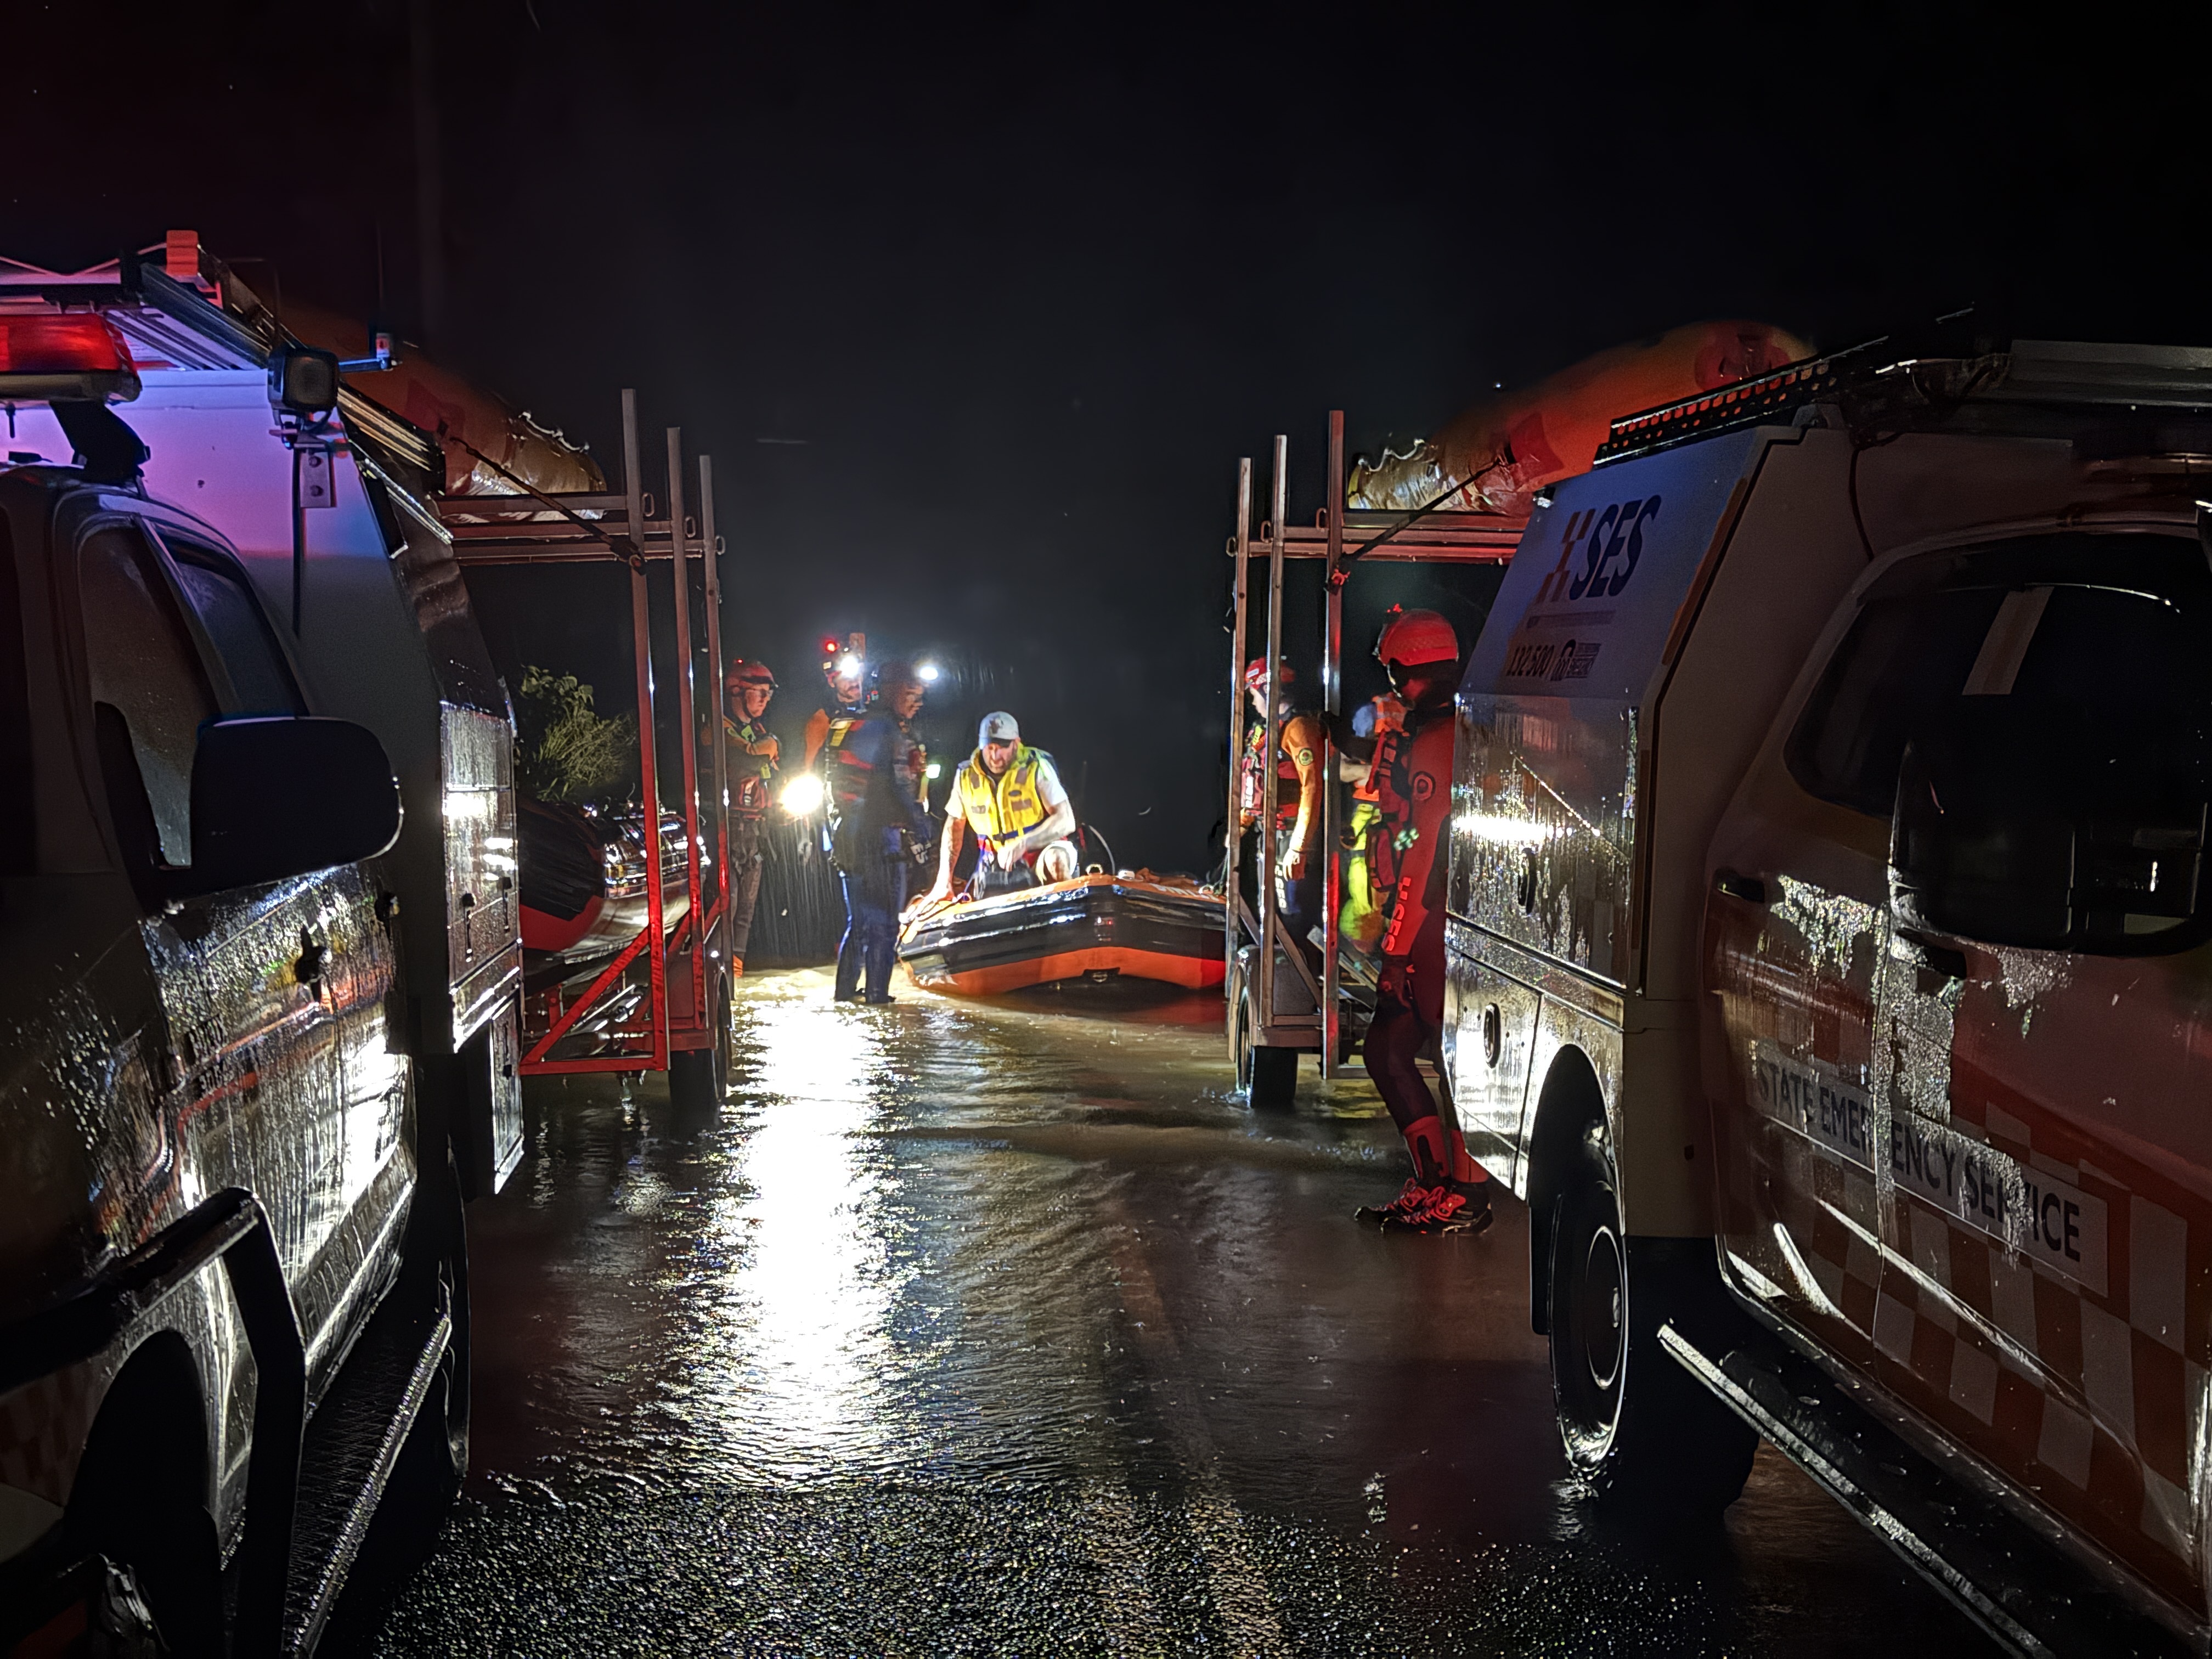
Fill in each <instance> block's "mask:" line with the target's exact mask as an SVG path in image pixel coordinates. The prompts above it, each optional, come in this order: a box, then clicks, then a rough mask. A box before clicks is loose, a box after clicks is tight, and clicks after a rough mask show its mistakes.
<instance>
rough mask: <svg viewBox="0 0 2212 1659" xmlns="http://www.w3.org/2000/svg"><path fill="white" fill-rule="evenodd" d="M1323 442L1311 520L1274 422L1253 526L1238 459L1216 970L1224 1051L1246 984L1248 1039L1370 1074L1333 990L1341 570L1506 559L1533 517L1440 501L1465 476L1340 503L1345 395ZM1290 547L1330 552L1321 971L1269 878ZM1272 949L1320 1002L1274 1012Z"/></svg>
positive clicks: (1317, 554) (1336, 986)
mask: <svg viewBox="0 0 2212 1659" xmlns="http://www.w3.org/2000/svg"><path fill="white" fill-rule="evenodd" d="M1289 463H1290V440H1289V439H1288V438H1287V437H1285V436H1284V435H1280V434H1278V435H1277V436H1276V438H1275V447H1274V470H1273V487H1272V489H1271V490H1270V496H1271V500H1270V502H1269V507H1270V511H1269V513H1268V516H1267V518H1266V519H1265V520H1262V521H1261V526H1260V531H1259V534H1258V535H1257V536H1256V537H1255V535H1254V534H1253V532H1252V460H1251V458H1250V457H1249V456H1247V457H1245V458H1244V459H1242V460H1240V461H1239V462H1238V463H1237V531H1236V533H1235V534H1234V535H1233V536H1231V538H1230V541H1229V556H1230V559H1231V611H1232V620H1231V624H1230V632H1231V654H1230V663H1229V810H1228V814H1227V820H1226V821H1227V824H1228V827H1229V830H1230V834H1229V836H1228V841H1229V849H1228V850H1229V856H1228V862H1227V866H1226V872H1225V876H1224V878H1223V885H1222V891H1223V894H1224V896H1225V898H1226V899H1227V901H1228V903H1227V907H1226V908H1227V913H1228V919H1227V921H1226V924H1225V930H1226V937H1225V939H1224V941H1223V943H1224V945H1225V950H1226V951H1227V955H1228V961H1229V964H1230V968H1231V972H1230V973H1229V975H1227V977H1226V978H1225V980H1224V981H1223V983H1224V986H1225V1000H1226V1002H1227V1006H1226V1008H1225V1025H1226V1028H1227V1033H1228V1037H1229V1042H1230V1044H1231V1059H1232V1060H1235V1061H1237V1062H1239V1063H1240V1066H1241V1062H1242V1061H1243V1053H1242V1052H1241V1050H1240V1049H1239V1048H1238V1043H1239V1042H1240V1039H1239V1036H1238V1030H1239V1021H1238V1013H1239V1009H1238V1006H1237V1003H1238V999H1239V998H1243V1000H1246V1001H1247V1002H1249V1003H1250V1004H1252V1006H1253V1010H1254V1012H1253V1015H1252V1018H1250V1019H1249V1022H1246V1024H1245V1025H1244V1028H1243V1029H1244V1030H1245V1033H1246V1036H1245V1037H1244V1038H1243V1041H1249V1042H1250V1043H1251V1045H1252V1046H1253V1047H1254V1048H1290V1049H1294V1050H1308V1051H1318V1052H1319V1054H1320V1055H1321V1071H1322V1076H1323V1077H1324V1078H1341V1077H1364V1076H1365V1075H1366V1068H1365V1067H1364V1066H1354V1065H1352V1064H1349V1063H1347V1061H1346V1058H1345V1053H1344V1049H1345V1032H1344V1029H1343V1025H1344V1009H1343V999H1342V996H1341V994H1340V992H1341V985H1342V975H1341V972H1340V964H1339V961H1338V955H1337V953H1338V950H1339V944H1340V941H1339V939H1338V937H1337V919H1338V913H1339V912H1340V910H1341V908H1343V884H1344V875H1343V862H1342V855H1341V853H1340V849H1339V848H1338V845H1337V842H1338V838H1339V836H1340V832H1341V826H1340V824H1339V823H1338V817H1339V804H1338V799H1337V754H1338V750H1337V747H1336V739H1335V733H1334V729H1333V726H1334V720H1335V719H1336V717H1337V716H1339V715H1340V714H1342V713H1343V684H1342V682H1343V662H1344V586H1345V583H1346V581H1347V580H1349V579H1350V577H1351V574H1352V566H1353V565H1354V564H1356V563H1357V562H1359V561H1360V560H1362V559H1369V558H1371V559H1377V560H1388V561H1392V562H1400V563H1418V564H1504V563H1507V562H1510V560H1511V559H1512V557H1513V553H1514V550H1515V549H1516V547H1518V546H1519V545H1520V541H1521V532H1522V530H1523V529H1524V528H1526V527H1527V525H1528V520H1526V519H1525V518H1508V517H1504V516H1502V515H1499V514H1495V513H1478V512H1472V511H1467V510H1464V509H1461V510H1443V509H1449V508H1450V505H1451V503H1452V502H1454V501H1458V500H1461V499H1462V498H1464V497H1466V496H1467V495H1468V490H1469V489H1470V488H1471V486H1472V483H1473V481H1472V480H1468V481H1463V482H1461V483H1454V484H1452V485H1451V487H1450V488H1449V489H1446V490H1445V492H1444V493H1443V495H1439V496H1437V498H1436V499H1435V500H1434V501H1430V502H1429V503H1427V504H1426V505H1425V506H1423V507H1418V508H1416V509H1414V510H1413V511H1412V512H1410V513H1376V512H1352V511H1348V510H1346V509H1344V508H1343V507H1342V505H1341V504H1342V502H1343V501H1344V495H1345V486H1346V482H1347V475H1346V471H1345V459H1344V411H1343V410H1340V409H1335V410H1330V411H1329V416H1328V487H1327V489H1326V491H1325V493H1324V495H1323V499H1324V500H1325V501H1327V502H1328V506H1326V507H1323V508H1322V511H1321V513H1320V514H1319V516H1318V520H1317V522H1316V523H1315V524H1313V525H1311V526H1305V525H1291V524H1286V523H1285V519H1286V518H1287V516H1288V513H1289V489H1288V477H1289V470H1290V466H1289ZM1432 515H1433V516H1432ZM1346 532H1351V533H1352V535H1354V536H1357V537H1359V538H1361V539H1360V540H1359V542H1358V544H1357V545H1355V546H1353V547H1352V548H1349V549H1347V548H1346V546H1345V539H1346ZM1290 559H1321V560H1323V561H1325V562H1326V574H1325V580H1324V582H1323V585H1322V594H1323V598H1322V617H1321V635H1322V638H1321V647H1322V651H1321V656H1322V712H1323V714H1324V716H1325V718H1324V720H1323V721H1322V753H1321V765H1322V779H1323V783H1322V848H1323V853H1324V856H1325V858H1326V859H1327V864H1326V866H1325V870H1324V874H1325V880H1324V882H1323V884H1322V953H1321V973H1320V975H1318V977H1316V975H1315V974H1314V973H1313V971H1312V969H1310V967H1309V965H1308V964H1307V963H1306V960H1305V957H1304V953H1303V952H1302V951H1299V950H1298V949H1297V945H1296V943H1295V942H1294V941H1293V940H1292V939H1291V937H1290V932H1289V928H1288V927H1287V925H1286V924H1285V921H1284V920H1283V918H1282V915H1281V914H1280V910H1281V906H1280V903H1279V900H1278V897H1277V893H1276V883H1275V861H1276V854H1275V833H1274V829H1273V825H1274V823H1275V815H1276V808H1277V795H1276V790H1277V787H1278V784H1279V778H1278V775H1277V766H1276V760H1277V757H1276V749H1277V746H1278V745H1279V744H1280V743H1281V741H1282V729H1283V718H1284V713H1285V711H1284V708H1283V706H1282V679H1281V670H1282V664H1283V572H1284V565H1285V561H1286V560H1290ZM1255 560H1264V561H1265V562H1266V566H1267V647H1266V651H1265V653H1264V654H1265V656H1266V659H1267V715H1266V721H1267V736H1266V739H1265V742H1264V744H1263V745H1262V748H1261V754H1262V756H1263V757H1265V759H1264V762H1263V763H1262V765H1261V774H1260V775H1261V804H1260V828H1261V833H1260V835H1259V836H1258V838H1257V839H1258V847H1259V865H1260V867H1259V872H1258V874H1259V880H1258V882H1257V884H1256V885H1257V887H1258V890H1259V897H1260V914H1259V915H1257V916H1256V917H1255V915H1253V914H1252V911H1251V908H1250V907H1249V906H1248V905H1247V904H1246V903H1245V902H1244V901H1243V896H1242V894H1241V892H1240V890H1239V882H1238V879H1237V878H1238V877H1239V875H1240V874H1241V873H1242V870H1241V867H1240V866H1241V859H1240V854H1241V851H1242V847H1241V843H1242V842H1243V836H1240V835H1239V834H1238V833H1237V806H1238V793H1239V785H1240V782H1241V772H1242V768H1243V755H1244V736H1245V730H1246V726H1245V690H1244V665H1245V662H1246V660H1247V655H1246V653H1247V651H1248V650H1249V647H1248V646H1247V644H1246V642H1245V641H1246V635H1247V632H1248V629H1249V621H1250V611H1251V605H1252V597H1253V596H1252V582H1253V572H1252V566H1253V562H1254V561H1255ZM1470 643H1471V642H1470ZM1262 940H1273V942H1274V948H1273V949H1272V950H1269V949H1257V948H1255V951H1254V958H1255V966H1256V973H1255V975H1254V976H1253V978H1252V980H1251V981H1250V982H1249V983H1248V982H1247V981H1246V977H1245V975H1243V974H1241V973H1239V972H1237V971H1236V965H1237V961H1238V959H1239V953H1240V951H1242V950H1243V948H1244V947H1245V946H1247V945H1251V946H1254V947H1257V946H1258V945H1260V943H1261V941H1262ZM1279 962H1280V963H1284V964H1287V965H1288V967H1289V969H1290V970H1291V972H1293V973H1295V974H1296V975H1297V976H1298V978H1299V979H1300V980H1301V981H1304V988H1305V990H1306V992H1307V993H1308V994H1309V995H1310V998H1311V999H1312V1001H1313V1003H1314V1006H1315V1009H1316V1012H1312V1013H1290V1014H1282V1013H1278V1012H1276V1011H1275V1002H1276V998H1275V986H1276V981H1277V978H1278V975H1279V973H1280V972H1281V971H1282V968H1281V966H1279ZM1255 990H1256V995H1255ZM1262 1011H1264V1012H1262Z"/></svg>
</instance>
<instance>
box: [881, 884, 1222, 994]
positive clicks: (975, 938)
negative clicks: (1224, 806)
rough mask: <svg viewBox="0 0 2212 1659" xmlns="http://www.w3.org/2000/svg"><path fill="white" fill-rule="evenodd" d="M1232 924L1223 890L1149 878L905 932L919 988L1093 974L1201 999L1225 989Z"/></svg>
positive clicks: (924, 919) (1036, 897)
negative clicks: (1156, 984)
mask: <svg viewBox="0 0 2212 1659" xmlns="http://www.w3.org/2000/svg"><path fill="white" fill-rule="evenodd" d="M1224 927H1225V916H1224V914H1223V910H1222V902H1221V895H1220V894H1219V893H1218V891H1216V890H1213V889H1212V888H1209V887H1201V886H1200V885H1199V884H1198V883H1196V882H1194V881H1193V880H1191V879H1190V878H1188V877H1183V876H1156V875H1154V874H1153V873H1152V872H1151V871H1149V870H1139V871H1137V872H1133V873H1127V874H1122V875H1117V876H1116V875H1106V874H1103V873H1101V874H1097V875H1088V876H1078V877H1076V878H1074V879H1073V880H1072V881H1055V882H1051V883H1048V884H1046V885H1044V886H1042V887H1031V888H1028V889H1026V890H1023V891H1021V892H1018V893H1001V894H1000V895H998V896H996V897H994V898H986V899H961V900H958V901H956V902H953V903H951V904H948V905H945V906H942V907H940V908H938V909H934V910H928V911H923V912H921V913H919V914H917V915H915V916H913V917H912V918H910V919H909V920H908V922H907V923H906V925H905V927H903V928H902V929H901V930H900V933H899V947H898V952H899V960H900V961H902V962H903V963H906V967H907V972H908V973H909V974H911V975H913V976H914V981H915V984H917V985H921V986H926V987H928V988H929V989H931V990H933V991H955V992H959V993H963V994H967V995H969V996H985V995H988V994H991V993H993V992H998V991H1018V990H1020V989H1022V988H1023V987H1024V986H1030V985H1044V984H1048V983H1050V982H1051V981H1054V980H1062V979H1080V978H1082V977H1083V976H1084V975H1086V974H1088V975H1100V974H1120V975H1126V976H1127V977H1128V978H1131V979H1152V980H1159V981H1163V982H1164V983H1166V984H1170V985H1180V986H1182V987H1185V988H1187V989H1189V990H1194V991H1198V990H1204V989H1206V988H1208V987H1212V986H1217V985H1219V984H1220V983H1221V981H1222V978H1223V976H1224V973H1223V967H1222V933H1223V929H1224Z"/></svg>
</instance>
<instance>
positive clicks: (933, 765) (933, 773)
mask: <svg viewBox="0 0 2212 1659" xmlns="http://www.w3.org/2000/svg"><path fill="white" fill-rule="evenodd" d="M921 771H922V775H923V776H924V777H929V778H941V777H943V776H944V775H945V763H944V762H943V761H932V762H930V763H929V764H928V765H927V766H925V767H923V768H922V769H921Z"/></svg>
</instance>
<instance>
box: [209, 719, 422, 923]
mask: <svg viewBox="0 0 2212 1659" xmlns="http://www.w3.org/2000/svg"><path fill="white" fill-rule="evenodd" d="M399 819H400V808H399V786H398V783H397V782H395V781H393V778H392V763H391V761H390V760H389V759H387V758H386V756H385V753H384V745H383V744H380V743H379V742H378V741H377V740H376V734H375V733H374V732H371V731H369V730H368V728H367V727H366V726H356V725H354V724H353V723H352V722H351V721H349V720H317V719H312V718H299V719H295V718H291V717H280V718H276V719H251V720H217V721H213V722H211V723H210V724H209V725H207V726H203V727H201V728H200V738H199V750H198V753H197V755H196V756H195V757H194V758H193V761H192V862H191V868H190V869H189V870H185V871H180V872H178V873H179V876H180V877H182V878H183V879H184V882H185V884H187V885H188V886H189V888H190V890H191V891H192V892H195V893H212V892H219V891H221V890H223V889H225V888H228V887H246V886H251V885H253V884H257V883H260V882H269V881H281V880H282V879H283V878H285V877H287V876H297V875H304V874H305V873H307V872H308V871H310V870H326V869H328V868H330V867H331V866H332V865H337V864H352V863H355V862H356V861H357V860H362V859H368V858H374V857H375V856H376V855H377V854H380V853H382V852H386V851H387V850H389V849H390V848H391V846H392V842H396V841H397V840H398V839H399Z"/></svg>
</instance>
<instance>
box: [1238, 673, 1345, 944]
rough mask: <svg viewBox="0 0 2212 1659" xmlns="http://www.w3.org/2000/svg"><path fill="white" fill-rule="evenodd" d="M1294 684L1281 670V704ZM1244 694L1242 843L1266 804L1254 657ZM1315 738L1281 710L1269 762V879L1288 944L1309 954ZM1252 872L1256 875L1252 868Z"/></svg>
mask: <svg viewBox="0 0 2212 1659" xmlns="http://www.w3.org/2000/svg"><path fill="white" fill-rule="evenodd" d="M1295 678H1297V676H1296V675H1295V674H1294V673H1293V672H1292V671H1291V665H1289V664H1288V663H1285V664H1284V665H1283V670H1282V686H1283V694H1284V698H1285V701H1287V697H1288V693H1289V690H1290V686H1291V682H1292V681H1293V680H1294V679H1295ZM1244 690H1245V692H1246V694H1247V695H1248V696H1249V697H1250V698H1251V700H1252V708H1253V711H1254V713H1255V714H1256V715H1257V716H1258V718H1257V719H1256V720H1255V721H1254V722H1253V723H1252V725H1251V726H1249V727H1248V728H1247V730H1246V732H1245V734H1244V755H1243V761H1242V763H1240V764H1239V766H1238V768H1237V780H1238V781H1237V834H1239V835H1243V834H1246V833H1247V832H1249V830H1251V829H1252V828H1253V827H1254V826H1255V824H1257V823H1259V822H1260V813H1261V809H1262V808H1263V807H1264V806H1265V805H1266V804H1267V773H1266V771H1265V769H1264V768H1265V764H1266V763H1265V762H1264V761H1263V760H1262V759H1261V751H1262V750H1264V749H1265V748H1266V746H1267V659H1266V658H1264V657H1255V658H1253V659H1252V660H1251V662H1250V664H1249V665H1247V666H1246V668H1245V670H1244ZM1321 757H1322V731H1321V725H1320V722H1319V721H1317V720H1315V718H1314V717H1313V716H1312V715H1311V714H1306V713H1304V712H1303V711H1300V710H1295V709H1287V708H1286V709H1285V710H1284V712H1283V715H1282V723H1281V727H1280V732H1279V738H1278V740H1277V744H1276V755H1275V777H1276V780H1277V781H1276V784H1275V824H1274V829H1275V873H1276V875H1277V877H1278V878H1279V879H1280V881H1281V889H1280V892H1279V898H1280V901H1281V903H1282V907H1283V915H1284V917H1285V920H1286V921H1288V923H1289V925H1290V932H1291V938H1292V939H1296V940H1297V941H1298V943H1299V945H1301V946H1305V947H1307V948H1309V949H1310V940H1309V939H1308V937H1307V936H1308V935H1309V934H1310V933H1312V932H1313V930H1314V929H1315V928H1316V927H1319V926H1320V925H1321V906H1322V888H1323V886H1324V879H1323V877H1324V872H1323V868H1322V847H1321V836H1322V799H1321V792H1322V782H1323V780H1322V765H1321ZM1254 867H1255V869H1256V868H1257V867H1258V866H1257V864H1256V862H1255V866H1254Z"/></svg>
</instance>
